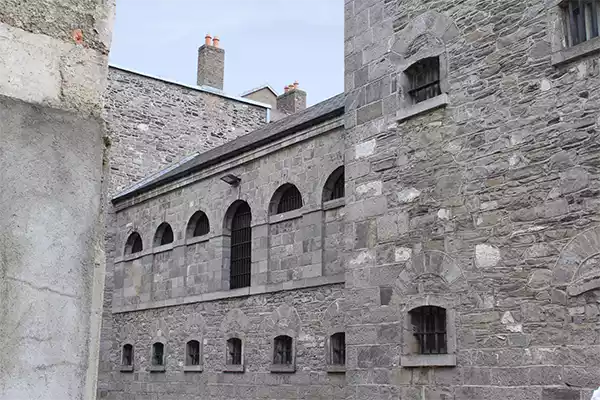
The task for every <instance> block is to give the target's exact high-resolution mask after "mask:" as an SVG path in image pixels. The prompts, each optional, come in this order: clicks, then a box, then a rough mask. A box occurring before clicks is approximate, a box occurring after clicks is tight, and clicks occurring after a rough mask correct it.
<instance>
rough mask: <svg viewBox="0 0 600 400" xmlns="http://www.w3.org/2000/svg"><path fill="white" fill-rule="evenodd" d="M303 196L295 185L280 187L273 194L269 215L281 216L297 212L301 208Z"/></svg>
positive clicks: (287, 184) (288, 184) (289, 184)
mask: <svg viewBox="0 0 600 400" xmlns="http://www.w3.org/2000/svg"><path fill="white" fill-rule="evenodd" d="M302 205H303V203H302V194H300V191H299V190H298V188H297V187H296V186H295V185H292V184H291V183H286V184H284V185H282V186H280V187H279V189H277V190H276V191H275V194H273V198H272V199H271V203H270V204H269V214H271V215H275V214H281V213H284V212H288V211H292V210H297V209H299V208H301V207H302Z"/></svg>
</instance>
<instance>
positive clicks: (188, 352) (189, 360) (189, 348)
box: [185, 340, 200, 366]
mask: <svg viewBox="0 0 600 400" xmlns="http://www.w3.org/2000/svg"><path fill="white" fill-rule="evenodd" d="M185 365H188V366H194V365H200V342H199V341H197V340H190V341H189V342H187V343H186V345H185Z"/></svg>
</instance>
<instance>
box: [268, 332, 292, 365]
mask: <svg viewBox="0 0 600 400" xmlns="http://www.w3.org/2000/svg"><path fill="white" fill-rule="evenodd" d="M292 344H293V340H292V338H291V337H289V336H286V335H281V336H277V337H276V338H275V343H274V347H273V364H276V365H289V364H292V361H293V360H292V357H293V353H292Z"/></svg>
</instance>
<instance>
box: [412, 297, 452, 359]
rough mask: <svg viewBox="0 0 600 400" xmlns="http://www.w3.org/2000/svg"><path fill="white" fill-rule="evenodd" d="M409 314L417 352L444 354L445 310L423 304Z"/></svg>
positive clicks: (445, 337) (445, 346)
mask: <svg viewBox="0 0 600 400" xmlns="http://www.w3.org/2000/svg"><path fill="white" fill-rule="evenodd" d="M410 314H411V319H412V324H413V328H414V335H415V337H416V339H417V342H418V346H419V354H446V353H447V352H448V345H447V333H446V310H445V309H443V308H441V307H435V306H423V307H419V308H417V309H415V310H413V311H411V313H410Z"/></svg>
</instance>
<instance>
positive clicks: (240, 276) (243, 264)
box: [229, 202, 252, 289]
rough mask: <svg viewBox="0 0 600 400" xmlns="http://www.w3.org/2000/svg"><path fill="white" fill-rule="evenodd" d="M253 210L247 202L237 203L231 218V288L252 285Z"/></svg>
mask: <svg viewBox="0 0 600 400" xmlns="http://www.w3.org/2000/svg"><path fill="white" fill-rule="evenodd" d="M251 221H252V212H251V211H250V206H249V205H248V203H246V202H241V203H240V204H239V205H237V208H236V210H235V213H234V215H233V218H232V220H231V256H230V257H231V258H230V259H231V264H230V266H229V287H230V288H231V289H237V288H242V287H246V286H250V272H251V271H250V269H251V265H252V228H251V226H250V224H251Z"/></svg>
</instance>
